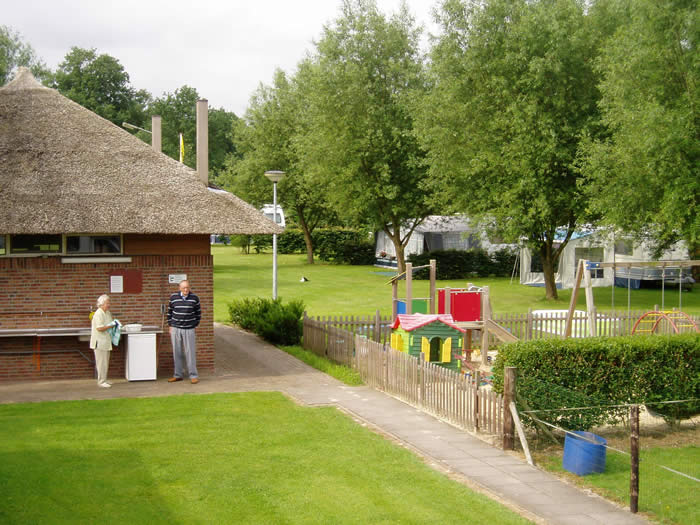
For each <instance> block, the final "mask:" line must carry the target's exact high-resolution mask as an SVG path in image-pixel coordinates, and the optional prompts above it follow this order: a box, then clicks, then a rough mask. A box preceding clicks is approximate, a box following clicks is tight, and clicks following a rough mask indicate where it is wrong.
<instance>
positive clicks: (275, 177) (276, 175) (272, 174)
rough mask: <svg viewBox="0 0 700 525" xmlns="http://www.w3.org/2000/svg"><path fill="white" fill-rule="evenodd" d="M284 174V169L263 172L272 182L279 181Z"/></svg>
mask: <svg viewBox="0 0 700 525" xmlns="http://www.w3.org/2000/svg"><path fill="white" fill-rule="evenodd" d="M284 175H285V173H284V171H277V170H273V171H266V172H265V176H266V177H267V178H268V179H269V181H270V182H272V183H275V182H279V181H281V180H282V179H283V178H284Z"/></svg>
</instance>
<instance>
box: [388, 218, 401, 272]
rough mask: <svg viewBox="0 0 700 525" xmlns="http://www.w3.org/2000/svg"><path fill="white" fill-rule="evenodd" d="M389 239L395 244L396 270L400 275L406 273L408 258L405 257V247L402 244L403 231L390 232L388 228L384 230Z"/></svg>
mask: <svg viewBox="0 0 700 525" xmlns="http://www.w3.org/2000/svg"><path fill="white" fill-rule="evenodd" d="M384 231H385V232H386V233H387V234H388V235H389V237H390V238H391V242H392V243H393V244H394V251H395V252H396V270H397V271H398V272H399V273H403V272H405V271H406V256H405V255H404V246H403V244H401V229H400V228H399V230H398V231H397V230H394V231H391V232H390V231H389V230H388V228H387V229H385V230H384Z"/></svg>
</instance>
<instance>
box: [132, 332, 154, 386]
mask: <svg viewBox="0 0 700 525" xmlns="http://www.w3.org/2000/svg"><path fill="white" fill-rule="evenodd" d="M126 379H127V381H152V380H155V379H156V334H140V333H130V334H126Z"/></svg>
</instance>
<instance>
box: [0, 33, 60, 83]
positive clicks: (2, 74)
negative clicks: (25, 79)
mask: <svg viewBox="0 0 700 525" xmlns="http://www.w3.org/2000/svg"><path fill="white" fill-rule="evenodd" d="M20 66H24V67H28V68H29V69H30V70H31V72H32V74H33V75H34V76H35V77H36V78H37V79H38V80H39V81H42V82H49V81H50V80H51V71H50V70H49V69H48V68H47V67H46V64H44V62H43V61H42V60H41V59H40V58H38V57H37V56H36V52H35V51H34V48H33V47H32V46H31V45H29V44H27V43H25V42H23V41H22V35H20V34H19V33H18V32H16V31H13V30H12V28H11V27H8V26H0V86H4V85H5V84H7V83H8V82H9V81H10V80H12V77H14V75H15V72H16V70H17V68H18V67H20Z"/></svg>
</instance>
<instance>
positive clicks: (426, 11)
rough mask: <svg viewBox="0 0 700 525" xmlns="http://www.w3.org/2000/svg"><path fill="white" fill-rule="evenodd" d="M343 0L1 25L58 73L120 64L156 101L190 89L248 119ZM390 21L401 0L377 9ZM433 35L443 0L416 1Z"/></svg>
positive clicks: (17, 2)
mask: <svg viewBox="0 0 700 525" xmlns="http://www.w3.org/2000/svg"><path fill="white" fill-rule="evenodd" d="M341 3H342V2H341V0H296V1H295V0H219V1H215V0H199V1H192V0H190V1H187V2H185V1H184V0H168V1H163V0H140V1H134V0H120V1H111V0H110V1H101V0H43V1H42V0H14V1H12V0H5V1H3V4H4V5H3V7H2V16H1V17H0V24H2V25H6V26H10V27H11V28H12V29H14V30H15V31H19V32H20V33H21V35H22V37H23V40H24V41H25V42H27V43H29V44H31V45H32V46H33V47H34V49H35V50H36V52H37V54H38V55H39V57H41V58H42V59H43V60H44V61H45V62H46V64H47V65H48V66H49V67H50V68H51V69H55V68H56V66H58V64H59V63H60V62H61V61H62V60H63V58H64V57H65V55H66V53H67V52H68V51H69V49H70V48H71V46H79V47H83V48H96V49H97V51H98V52H99V53H107V54H109V55H112V56H113V57H115V58H117V59H118V60H119V61H120V62H121V64H122V65H123V66H124V69H125V70H126V72H127V73H128V74H129V77H130V79H131V84H132V86H133V87H135V88H136V89H147V90H148V91H150V92H151V93H152V94H153V95H154V96H160V95H162V94H163V93H164V92H173V91H175V90H176V89H177V88H179V87H181V86H183V85H188V86H192V87H194V88H196V89H197V91H198V92H199V95H200V96H201V97H203V98H207V99H208V100H209V105H210V107H224V108H226V109H227V110H229V111H234V112H235V113H236V114H237V115H239V116H242V115H243V113H244V112H245V108H246V107H247V105H248V100H249V99H250V95H251V94H252V93H253V91H254V90H255V89H256V88H257V87H258V85H259V84H260V82H263V83H266V84H269V83H270V82H271V80H272V75H273V72H274V70H275V69H276V68H281V69H283V70H285V71H287V72H291V71H293V70H294V69H295V67H296V64H297V63H298V62H299V61H300V60H301V59H302V58H303V57H304V54H305V52H306V51H307V50H310V49H311V48H312V41H313V40H315V39H318V37H319V35H320V34H321V30H322V27H323V25H324V24H326V23H328V22H330V21H332V20H333V19H335V18H337V16H338V15H339V12H340V5H341ZM377 3H378V5H379V7H380V9H381V10H382V11H384V12H385V13H391V12H394V11H396V10H397V8H398V6H399V4H400V0H378V2H377ZM407 3H408V6H409V9H410V10H411V12H412V13H413V15H414V16H415V17H416V20H417V21H418V23H420V24H423V25H424V26H425V27H426V28H428V29H430V28H431V27H433V26H432V15H431V10H432V8H433V7H434V6H435V5H436V4H437V0H408V2H407Z"/></svg>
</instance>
